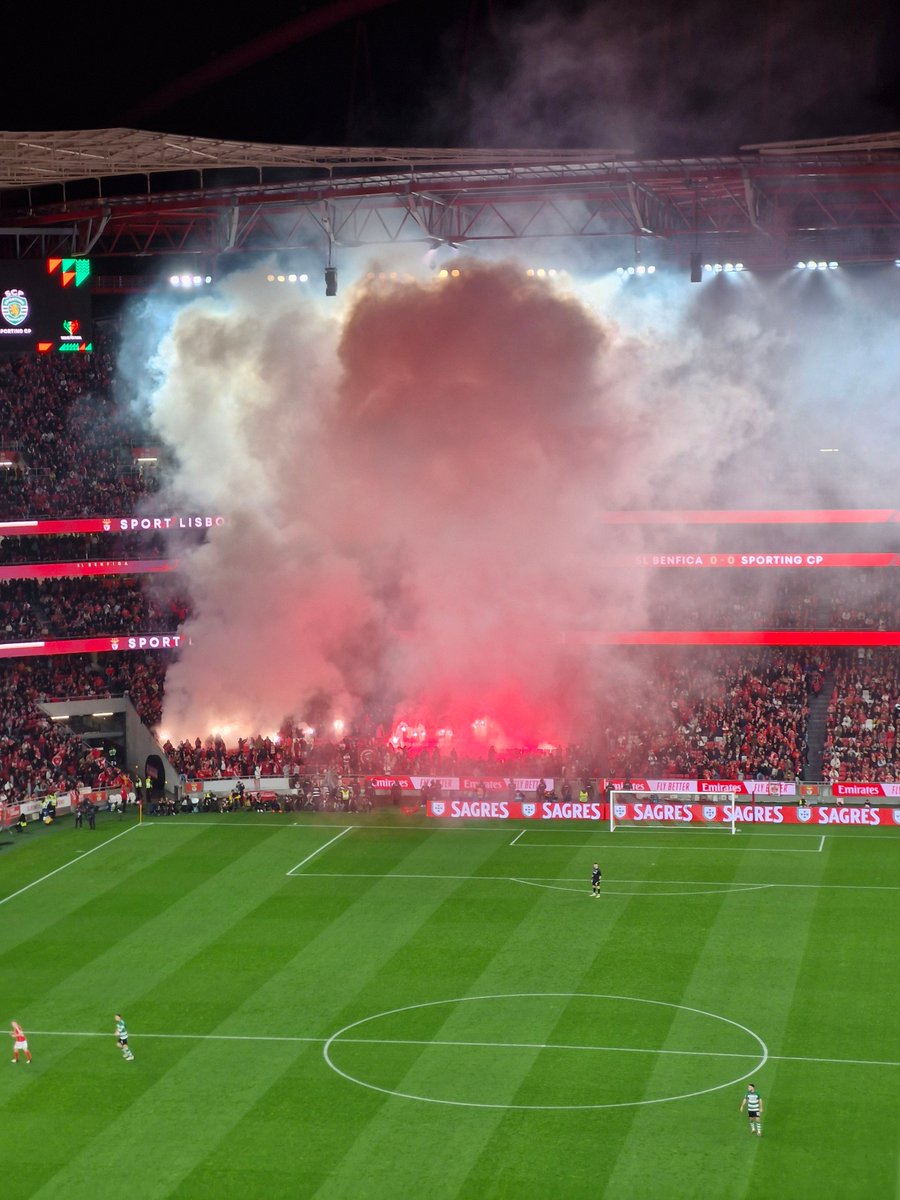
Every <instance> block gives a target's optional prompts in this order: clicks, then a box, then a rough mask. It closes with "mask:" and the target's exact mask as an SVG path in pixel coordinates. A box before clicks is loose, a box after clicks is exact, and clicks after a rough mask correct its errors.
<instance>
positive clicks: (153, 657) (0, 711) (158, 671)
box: [0, 651, 166, 800]
mask: <svg viewBox="0 0 900 1200" xmlns="http://www.w3.org/2000/svg"><path fill="white" fill-rule="evenodd" d="M165 666H166V663H165V655H160V654H141V653H137V652H135V651H128V652H124V653H122V654H108V655H98V656H96V660H92V659H89V658H87V657H78V656H75V655H65V656H61V657H53V658H28V659H4V660H2V662H0V799H4V800H21V799H23V798H24V797H26V796H31V795H33V796H42V795H46V794H47V793H49V792H65V791H69V790H70V789H71V788H75V787H79V786H84V787H91V788H95V787H104V786H107V785H108V784H110V783H111V782H113V780H114V778H115V777H116V776H117V775H118V767H117V766H116V764H115V763H113V762H111V761H108V760H107V759H106V758H105V756H104V755H103V754H102V753H98V752H97V750H96V749H95V748H92V747H90V746H88V744H87V743H86V742H85V741H84V740H83V739H82V738H81V737H80V736H78V735H76V734H73V733H72V732H70V731H69V729H68V727H67V726H66V724H65V723H58V722H55V721H52V720H50V718H49V717H48V716H47V715H46V713H45V712H44V711H43V710H42V709H41V708H40V707H39V703H40V702H41V701H46V700H62V699H70V698H72V697H104V698H106V697H111V696H122V695H125V694H127V695H128V696H129V698H130V699H131V701H132V703H133V704H134V706H135V708H136V709H137V710H138V712H139V713H140V714H141V716H142V717H143V719H144V720H145V721H146V722H147V723H148V724H155V723H157V722H158V721H159V719H160V716H161V707H162V690H163V679H164V675H165Z"/></svg>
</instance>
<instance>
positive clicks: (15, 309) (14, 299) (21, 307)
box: [0, 288, 28, 325]
mask: <svg viewBox="0 0 900 1200" xmlns="http://www.w3.org/2000/svg"><path fill="white" fill-rule="evenodd" d="M0 316H2V317H3V320H4V321H5V322H6V323H7V325H22V324H24V322H25V321H27V320H28V297H27V296H26V295H25V293H24V292H23V291H22V289H21V288H10V289H9V291H6V292H4V293H3V299H2V300H0Z"/></svg>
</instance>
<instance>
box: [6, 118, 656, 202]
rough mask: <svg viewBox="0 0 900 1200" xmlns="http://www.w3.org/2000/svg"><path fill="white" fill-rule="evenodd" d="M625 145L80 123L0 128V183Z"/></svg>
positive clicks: (611, 155)
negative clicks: (387, 140) (249, 134)
mask: <svg viewBox="0 0 900 1200" xmlns="http://www.w3.org/2000/svg"><path fill="white" fill-rule="evenodd" d="M631 153H632V152H631V151H622V150H564V151H563V150H527V149H525V150H523V149H515V150H504V149H500V150H498V149H488V150H482V149H468V150H459V149H436V148H420V147H403V148H393V147H385V148H381V147H362V148H360V147H352V146H349V147H348V146H279V145H269V144H266V143H262V142H232V141H224V140H218V139H214V138H201V137H184V136H182V135H180V134H170V133H151V132H146V131H144V130H141V129H84V130H69V131H63V132H58V133H0V188H32V187H40V186H42V185H44V184H48V183H57V184H63V183H66V182H72V181H75V180H82V179H107V178H115V177H118V176H122V175H152V174H159V173H161V172H172V171H203V172H205V171H210V170H214V169H228V168H248V167H249V168H251V169H253V170H256V171H264V170H266V169H267V168H279V167H280V168H295V169H297V170H308V171H316V172H329V171H334V170H336V169H344V170H348V169H349V170H374V171H390V170H392V169H398V168H399V169H404V170H409V169H410V168H414V167H417V166H449V167H453V166H459V165H461V164H463V163H465V164H468V165H471V166H476V165H479V164H483V165H490V164H494V165H496V164H498V163H501V162H502V163H507V164H509V163H513V162H514V163H516V164H520V165H523V166H526V165H529V164H532V165H540V164H546V163H564V162H573V163H574V162H580V161H585V160H588V161H594V162H606V161H608V160H610V159H617V158H619V157H621V156H623V155H631Z"/></svg>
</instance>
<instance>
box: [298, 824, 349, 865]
mask: <svg viewBox="0 0 900 1200" xmlns="http://www.w3.org/2000/svg"><path fill="white" fill-rule="evenodd" d="M353 828H354V826H353V825H347V826H346V827H345V828H344V829H342V830H341V832H340V833H336V834H335V835H334V837H333V838H329V839H328V841H327V842H326V843H325V845H324V846H319V847H318V849H316V850H313V852H312V854H307V856H306V858H303V859H301V860H300V862H298V863H297V865H296V866H295V867H291V869H290V870H289V871H288V872H287V874H288V875H293V874H294V872H295V871H299V870H300V868H301V867H302V866H304V865H305V864H306V863H308V862H309V861H310V860H311V859H313V858H315V857H316V855H317V854H321V853H322V851H323V850H327V849H328V847H329V846H333V845H334V843H335V842H339V841H340V840H341V838H342V837H344V835H345V834H348V833H352V831H353Z"/></svg>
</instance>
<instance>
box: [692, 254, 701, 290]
mask: <svg viewBox="0 0 900 1200" xmlns="http://www.w3.org/2000/svg"><path fill="white" fill-rule="evenodd" d="M702 282H703V259H702V257H701V255H700V251H699V250H695V251H694V252H693V253H692V254H691V283H702Z"/></svg>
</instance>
